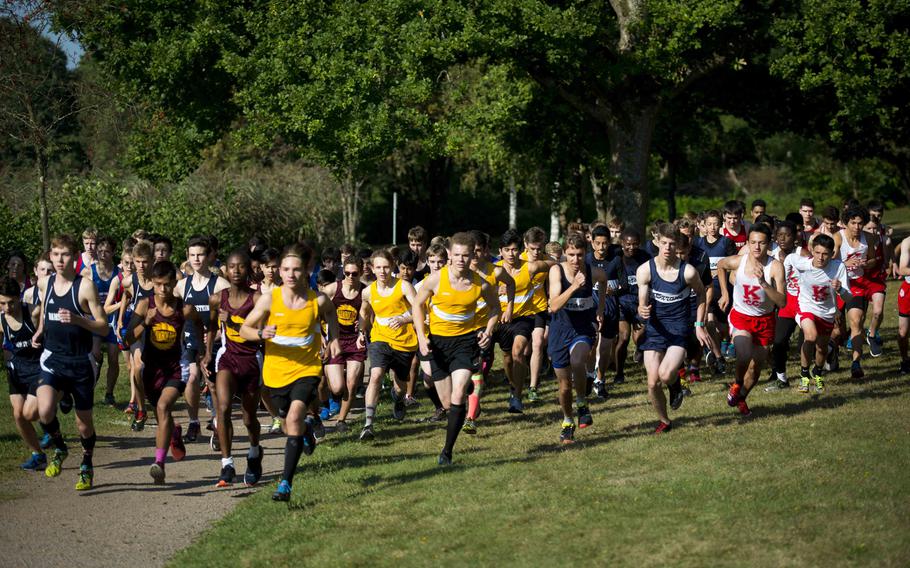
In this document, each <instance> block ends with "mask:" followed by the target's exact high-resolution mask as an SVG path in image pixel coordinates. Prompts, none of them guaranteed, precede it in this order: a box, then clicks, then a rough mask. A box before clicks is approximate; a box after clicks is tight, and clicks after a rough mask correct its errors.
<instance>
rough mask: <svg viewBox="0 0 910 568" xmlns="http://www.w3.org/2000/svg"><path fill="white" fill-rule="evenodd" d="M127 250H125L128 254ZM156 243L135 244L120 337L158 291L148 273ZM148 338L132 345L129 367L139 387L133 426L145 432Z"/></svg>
mask: <svg viewBox="0 0 910 568" xmlns="http://www.w3.org/2000/svg"><path fill="white" fill-rule="evenodd" d="M125 255H126V251H124V256H125ZM153 255H154V253H153V251H152V245H151V243H150V242H148V241H139V242H137V243H136V244H135V246H133V249H132V256H133V269H134V270H133V275H132V279H131V282H130V283H129V285H128V286H124V287H123V298H122V300H121V303H120V312H119V314H118V316H117V327H116V329H115V330H114V331H115V332H116V333H117V335H118V336H119V337H124V332H125V331H126V329H127V326H128V325H129V323H130V321H131V320H132V313H133V312H134V311H135V310H136V306H137V305H138V304H139V301H140V300H142V299H143V298H148V297H149V296H151V295H152V294H153V293H154V284H153V283H152V280H151V278H149V277H148V274H149V273H150V271H151V267H152V257H153ZM143 344H144V341H143V340H142V339H140V340H139V341H135V342H133V343H132V344H131V345H129V358H130V362H129V365H128V366H129V370H130V382H131V384H132V385H133V388H134V389H135V394H136V399H135V401H136V410H135V412H134V413H133V420H132V423H131V424H130V428H131V429H132V430H133V431H134V432H141V431H142V430H143V429H144V428H145V422H146V420H147V419H148V414H147V413H146V411H145V388H144V385H143V382H142V347H143Z"/></svg>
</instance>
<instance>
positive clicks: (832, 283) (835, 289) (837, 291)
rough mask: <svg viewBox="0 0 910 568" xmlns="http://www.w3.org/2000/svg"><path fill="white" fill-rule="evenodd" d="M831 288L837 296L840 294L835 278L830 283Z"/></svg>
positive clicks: (838, 284) (837, 281)
mask: <svg viewBox="0 0 910 568" xmlns="http://www.w3.org/2000/svg"><path fill="white" fill-rule="evenodd" d="M831 287H832V288H834V293H835V294H837V293H839V292H840V280H838V279H837V278H835V279H834V280H832V281H831Z"/></svg>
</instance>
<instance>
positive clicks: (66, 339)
mask: <svg viewBox="0 0 910 568" xmlns="http://www.w3.org/2000/svg"><path fill="white" fill-rule="evenodd" d="M56 280H57V275H56V274H53V275H51V277H50V279H48V281H47V293H46V294H45V296H44V348H45V349H46V350H47V351H50V352H51V353H54V354H56V355H63V356H64V357H79V356H84V355H88V354H89V353H91V351H92V332H90V331H89V330H87V329H84V328H81V327H79V326H78V325H75V324H64V323H60V310H62V309H66V310H69V311H70V312H72V313H73V314H74V315H80V316H83V317H86V316H85V314H84V313H83V312H82V308H81V307H79V286H80V285H81V284H82V277H81V276H76V278H75V279H73V284H72V286H70V289H69V290H68V291H67V292H66V293H64V294H63V295H62V296H58V295H57V293H56V292H54V282H55V281H56Z"/></svg>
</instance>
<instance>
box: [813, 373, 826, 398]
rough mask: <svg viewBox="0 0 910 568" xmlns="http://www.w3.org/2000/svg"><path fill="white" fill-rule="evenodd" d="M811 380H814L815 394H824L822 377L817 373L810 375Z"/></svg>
mask: <svg viewBox="0 0 910 568" xmlns="http://www.w3.org/2000/svg"><path fill="white" fill-rule="evenodd" d="M812 378H813V379H815V392H817V393H819V394H821V393H823V392H825V379H824V378H822V375H821V374H818V373H812Z"/></svg>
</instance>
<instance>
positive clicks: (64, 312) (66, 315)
mask: <svg viewBox="0 0 910 568" xmlns="http://www.w3.org/2000/svg"><path fill="white" fill-rule="evenodd" d="M57 314H59V315H60V323H73V312H71V311H69V310H68V309H66V308H61V309H60V310H58V311H57Z"/></svg>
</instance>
